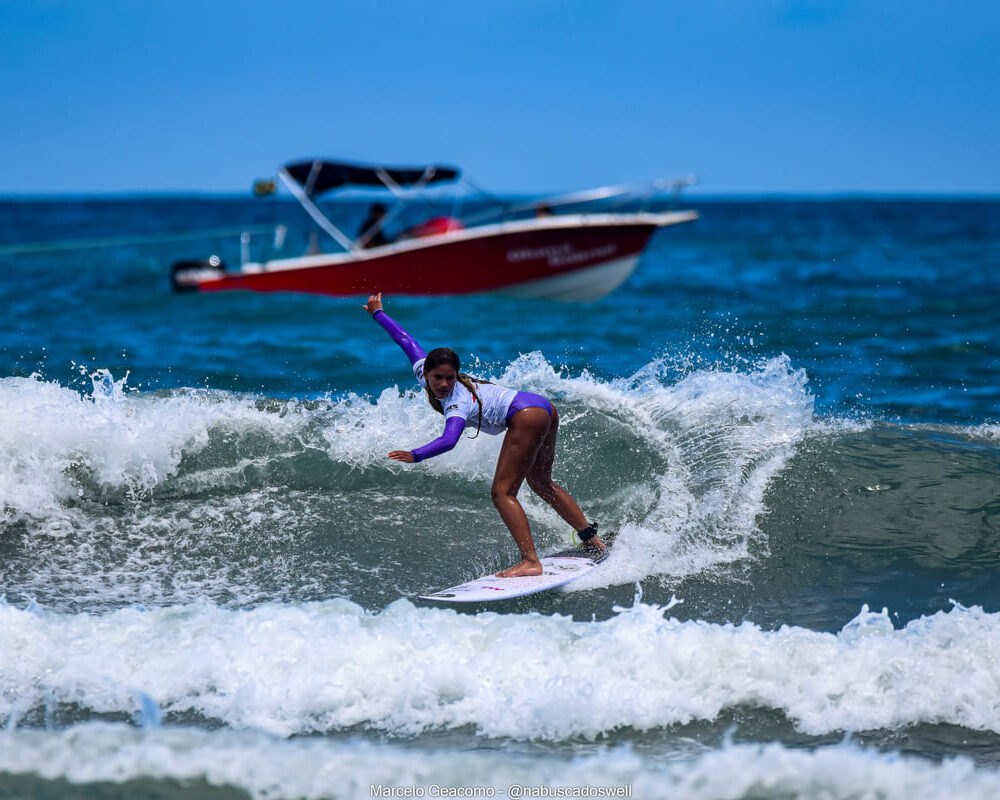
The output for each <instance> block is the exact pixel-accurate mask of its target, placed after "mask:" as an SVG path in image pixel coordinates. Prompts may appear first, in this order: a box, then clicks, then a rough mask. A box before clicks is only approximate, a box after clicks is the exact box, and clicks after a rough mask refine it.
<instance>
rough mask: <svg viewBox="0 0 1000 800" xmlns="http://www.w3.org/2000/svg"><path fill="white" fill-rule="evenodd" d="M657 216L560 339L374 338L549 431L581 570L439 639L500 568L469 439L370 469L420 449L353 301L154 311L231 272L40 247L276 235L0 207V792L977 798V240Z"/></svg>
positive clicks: (349, 213) (853, 213)
mask: <svg viewBox="0 0 1000 800" xmlns="http://www.w3.org/2000/svg"><path fill="white" fill-rule="evenodd" d="M692 205H693V206H694V207H696V208H697V209H698V210H699V211H700V212H701V219H700V220H699V221H698V222H696V223H694V224H691V225H686V226H681V227H678V228H674V229H667V230H665V231H662V232H660V233H659V234H657V236H656V237H655V238H654V240H653V241H652V243H651V245H650V247H649V249H648V250H647V253H646V255H645V256H644V258H643V260H642V262H641V263H640V266H639V268H638V270H637V271H636V273H635V274H634V275H633V276H632V278H631V279H630V280H629V281H628V282H627V283H626V284H625V285H624V286H623V287H622V288H621V289H620V290H618V291H617V292H616V293H614V294H612V295H611V296H609V297H607V298H605V299H604V300H601V301H599V302H596V303H590V304H583V305H580V304H576V305H559V304H548V303H543V302H541V301H531V300H516V299H511V298H501V297H487V296H482V297H467V298H426V299H423V298H421V299H415V298H402V297H400V298H394V297H388V298H387V299H386V303H387V307H388V309H389V311H390V313H392V314H393V315H394V316H395V317H396V318H397V319H398V320H399V321H400V322H401V323H402V324H403V325H405V326H406V327H407V328H408V329H409V330H410V331H411V332H412V333H413V334H414V336H416V337H417V338H418V340H420V341H421V343H422V344H424V345H425V346H426V347H428V348H429V347H431V346H437V345H442V344H447V345H450V346H452V347H454V348H455V349H456V350H457V351H458V352H459V354H460V355H461V356H462V358H463V361H464V363H465V365H466V368H467V369H468V371H470V372H472V373H473V374H478V375H481V376H483V377H488V378H490V379H493V380H497V381H500V382H503V383H506V384H508V385H511V386H514V387H517V388H524V389H528V390H531V391H537V392H541V393H544V394H546V395H547V396H549V397H551V398H553V400H554V401H555V402H556V404H557V405H558V407H559V408H560V413H561V416H562V420H563V425H562V428H561V432H560V443H559V451H558V455H557V461H556V468H555V474H556V477H557V479H558V480H560V482H561V483H563V484H564V485H566V486H567V488H569V489H570V491H571V492H572V493H573V494H574V496H576V497H577V499H578V500H579V501H580V503H581V505H582V506H583V507H584V509H585V510H586V511H587V513H588V515H589V516H591V517H592V518H594V519H596V520H597V521H599V522H600V523H602V524H603V525H604V526H606V527H617V528H620V530H621V535H620V538H619V541H618V544H617V545H616V551H615V553H614V554H613V556H612V558H611V559H609V560H608V562H607V563H606V564H605V565H604V566H603V567H602V569H601V570H600V571H599V572H598V573H597V574H596V575H594V576H590V577H588V578H586V579H585V581H586V583H585V585H583V586H580V588H579V589H578V590H574V591H569V592H564V593H549V594H545V595H540V596H537V597H534V598H527V599H523V600H519V601H513V602H510V603H508V604H501V605H496V606H492V607H489V608H487V607H485V606H483V607H473V608H469V609H464V610H462V611H461V612H456V611H453V610H448V609H442V608H436V607H434V606H432V605H431V604H428V603H424V602H420V601H416V600H414V599H413V598H414V597H415V595H417V594H418V593H421V592H424V591H426V590H427V589H432V588H441V587H443V586H447V585H451V584H453V583H455V582H457V581H458V580H463V579H467V578H471V577H473V576H474V575H476V574H478V573H481V572H483V571H485V570H486V569H492V568H498V567H500V566H504V565H506V564H508V563H511V561H512V559H514V556H515V550H514V547H513V543H512V542H511V541H510V537H509V535H508V534H507V533H506V531H505V530H504V528H503V526H502V524H501V523H500V521H499V518H498V517H497V516H496V513H495V512H494V511H493V509H492V505H491V504H490V502H489V484H490V480H491V477H492V469H493V464H494V463H495V459H496V454H497V452H498V450H499V440H497V439H495V438H494V437H486V436H483V437H480V438H478V439H476V440H472V441H463V442H461V443H460V445H459V447H458V448H456V450H455V451H453V452H452V453H450V454H448V455H446V456H443V457H441V458H439V459H434V460H432V461H429V462H425V463H422V464H420V465H415V466H412V467H403V466H401V465H397V464H393V463H390V462H389V461H388V460H387V459H385V455H384V454H385V453H386V452H388V451H389V450H391V449H397V448H407V449H408V448H411V447H414V446H417V445H419V444H422V443H424V442H426V441H427V440H429V439H430V438H433V436H435V435H436V433H437V431H438V429H439V427H440V419H439V418H437V417H436V416H435V415H434V413H433V412H432V411H431V410H430V409H429V407H428V406H427V404H426V402H425V401H423V400H422V399H421V397H420V396H419V395H418V394H417V393H416V392H415V391H414V387H413V385H412V379H411V376H410V373H409V369H408V365H407V363H406V360H405V358H404V357H403V356H402V354H401V353H400V352H399V350H398V349H397V348H396V347H395V345H394V344H393V343H392V342H391V341H390V340H389V339H388V337H386V336H385V334H384V333H383V332H382V331H381V329H379V328H378V327H377V326H375V325H374V324H373V323H372V322H371V320H370V319H369V318H368V315H367V314H366V313H365V312H364V311H363V310H362V308H361V302H362V300H363V299H362V298H357V299H334V298H315V297H302V296H293V295H288V296H281V295H273V296H264V295H252V294H235V293H234V294H230V295H220V296H200V295H174V294H171V292H170V289H169V282H168V271H169V265H170V263H171V262H172V261H174V260H176V259H179V258H187V257H202V256H205V255H207V254H209V253H218V254H220V255H222V256H223V257H224V258H225V259H226V260H227V261H231V262H238V260H239V242H238V238H237V237H236V236H235V235H233V236H218V237H213V238H211V239H209V240H207V241H193V240H192V241H180V242H173V243H159V244H156V243H150V242H147V243H133V244H122V243H119V244H117V245H109V246H104V247H92V248H87V249H72V250H52V249H51V248H49V249H47V248H46V247H45V245H46V244H49V245H51V243H53V242H59V241H66V240H83V239H104V240H107V239H113V238H116V237H121V236H123V235H125V234H128V235H130V236H131V237H133V238H137V237H148V238H150V239H153V238H156V237H160V236H166V235H169V234H174V233H179V232H187V231H192V230H207V229H212V230H215V229H220V230H221V229H233V230H238V229H239V227H240V226H241V225H262V224H270V223H276V222H284V223H286V224H288V225H289V226H290V230H289V239H290V240H291V242H292V243H293V244H296V243H298V242H301V241H304V239H305V236H306V231H305V228H304V226H303V225H302V224H301V222H298V221H297V215H296V213H295V209H294V208H293V207H292V206H291V205H289V204H288V203H284V202H280V201H275V202H270V201H267V202H263V203H261V202H251V201H246V200H243V199H236V198H210V197H208V198H206V197H200V198H180V197H170V198H105V199H73V198H66V199H54V200H7V201H0V270H2V275H3V277H2V278H0V307H2V308H3V309H4V312H5V313H4V324H3V325H2V326H0V593H2V594H3V596H4V597H5V601H4V603H3V604H2V605H0V725H2V726H4V727H5V728H6V730H5V731H3V732H0V742H2V746H0V787H3V788H2V789H0V791H6V792H8V793H13V794H18V795H29V796H30V795H38V796H53V795H58V794H60V793H64V792H66V791H68V789H67V787H69V786H72V787H74V788H73V791H77V792H80V793H81V795H82V796H93V797H100V796H107V794H106V793H107V792H110V791H126V792H127V793H128V795H129V796H133V797H135V796H163V795H164V794H170V793H178V794H180V793H184V794H186V796H205V797H210V796H230V795H232V794H233V793H235V794H236V795H239V794H244V793H248V794H250V795H252V796H255V797H325V796H335V797H371V796H373V795H372V794H371V792H372V788H371V787H372V786H373V785H374V786H376V787H396V788H399V789H403V788H405V787H419V788H421V789H423V790H424V792H425V795H426V796H430V795H429V794H428V792H429V791H430V787H432V786H435V785H436V786H439V787H452V788H453V789H455V788H461V787H466V788H468V787H475V786H478V787H481V790H482V793H481V794H480V796H487V795H486V794H484V793H485V792H486V790H487V789H489V790H492V791H493V792H494V796H498V797H507V796H511V795H510V793H509V787H510V786H511V785H513V784H518V785H524V786H529V787H540V786H548V787H563V788H567V787H578V788H579V787H583V786H590V787H624V786H631V787H632V790H633V796H635V797H704V798H730V797H738V798H759V797H776V798H777V797H780V798H785V797H803V798H805V797H817V796H823V797H835V798H839V797H845V798H846V797H856V796H864V795H863V794H860V793H861V792H862V791H868V792H872V793H873V795H872V796H880V797H900V798H902V797H913V796H921V797H949V798H951V797H984V798H985V797H993V796H996V794H997V793H998V792H1000V704H998V701H997V697H998V694H997V687H998V686H1000V666H998V664H1000V581H998V580H997V579H996V575H997V570H998V567H1000V538H998V534H1000V381H998V376H1000V344H998V341H1000V338H998V335H997V334H998V329H1000V311H998V308H1000V277H998V276H1000V202H998V201H993V200H967V201H958V200H951V201H943V200H942V201H936V200H926V199H925V200H916V199H902V198H880V199H863V198H845V199H837V200H816V199H809V200H796V199H755V200H749V199H747V200H724V199H704V200H700V201H696V202H693V203H692ZM339 211H340V212H341V213H342V214H344V215H345V216H346V217H347V218H348V219H349V220H353V219H355V218H356V219H357V220H360V219H361V217H362V216H363V214H364V211H365V208H364V207H363V206H362V205H350V204H347V205H344V206H343V207H341V208H340V209H339ZM348 227H350V225H348ZM35 244H37V245H39V246H38V247H33V248H29V247H27V245H35ZM254 246H255V247H257V246H263V244H261V243H260V242H257V241H255V242H254ZM16 247H20V248H21V249H20V251H19V252H17V253H15V252H13V250H14V248H16ZM522 500H523V501H524V502H525V505H526V508H527V511H528V514H529V517H530V519H531V521H532V526H533V530H534V531H535V536H536V540H537V541H538V543H539V545H540V549H542V550H544V551H548V550H555V549H561V548H562V547H564V546H565V545H566V543H567V541H568V532H567V531H566V530H565V528H564V526H563V525H562V523H561V522H560V521H559V520H558V518H556V517H555V515H554V514H553V513H552V512H551V510H549V509H548V508H547V507H545V506H544V505H542V504H541V503H539V502H537V501H535V500H534V498H532V497H530V496H527V495H522ZM581 583H584V582H581ZM114 787H117V789H116V788H114ZM879 792H881V794H878V793H879ZM158 793H159V794H158ZM550 796H551V795H550ZM591 796H594V795H591Z"/></svg>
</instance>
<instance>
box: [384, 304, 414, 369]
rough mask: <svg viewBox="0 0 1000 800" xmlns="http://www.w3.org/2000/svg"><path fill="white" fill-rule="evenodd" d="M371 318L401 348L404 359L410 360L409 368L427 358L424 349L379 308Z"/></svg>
mask: <svg viewBox="0 0 1000 800" xmlns="http://www.w3.org/2000/svg"><path fill="white" fill-rule="evenodd" d="M372 317H374V319H375V321H376V322H377V323H378V324H379V325H381V326H382V327H383V328H385V332H386V333H388V334H389V335H390V336H391V337H392V340H393V341H394V342H395V343H396V344H398V345H399V346H400V347H401V348H403V352H404V353H406V357H407V358H408V359H410V365H411V366H412V365H413V364H416V363H417V362H418V361H419V360H420V359H422V358H426V357H427V353H425V352H424V348H422V347H421V346H420V345H419V344H417V342H416V340H415V339H414V338H413V337H412V336H410V334H408V333H407V332H406V331H405V330H403V326H402V325H400V324H399V323H398V322H396V320H394V319H393V318H392V317H390V316H389V315H388V314H386V313H385V311H383V310H382V309H381V308H380V309H379V310H378V311H376V312H375V313H374V314H372Z"/></svg>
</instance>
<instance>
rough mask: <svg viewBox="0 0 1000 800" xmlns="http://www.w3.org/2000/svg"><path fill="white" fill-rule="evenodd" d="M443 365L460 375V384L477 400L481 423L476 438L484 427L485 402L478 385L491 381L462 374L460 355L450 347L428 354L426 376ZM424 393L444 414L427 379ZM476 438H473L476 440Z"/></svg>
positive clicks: (436, 348) (438, 348)
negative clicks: (481, 397) (427, 383)
mask: <svg viewBox="0 0 1000 800" xmlns="http://www.w3.org/2000/svg"><path fill="white" fill-rule="evenodd" d="M443 365H447V366H449V367H453V368H454V370H455V372H457V373H458V382H459V383H461V384H462V386H464V387H465V388H466V389H468V390H469V392H470V394H472V396H473V397H474V398H475V399H476V405H478V406H479V422H478V424H477V425H476V436H478V435H479V431H480V429H481V428H482V427H483V401H482V400H480V399H479V392H477V391H476V384H477V383H489V381H484V380H480V379H479V378H473V377H472V376H471V375H466V374H465V373H464V372H462V371H461V370H462V362H461V361H460V360H459V358H458V353H456V352H455V351H454V350H452V349H451V348H450V347H435V348H434V349H433V350H431V351H430V352H429V353H428V354H427V357H426V358H425V359H424V375H427V373H428V372H430V371H431V370H432V369H437V368H438V367H440V366H443ZM424 391H425V392H427V401H428V402H429V403H430V404H431V408H433V409H434V410H435V411H437V412H438V414H444V407H443V406H442V405H441V401H440V400H438V399H437V398H436V397H435V396H434V392H432V391H431V387H430V385H426V379H425V386H424ZM476 436H473V437H471V438H473V439H475V438H476Z"/></svg>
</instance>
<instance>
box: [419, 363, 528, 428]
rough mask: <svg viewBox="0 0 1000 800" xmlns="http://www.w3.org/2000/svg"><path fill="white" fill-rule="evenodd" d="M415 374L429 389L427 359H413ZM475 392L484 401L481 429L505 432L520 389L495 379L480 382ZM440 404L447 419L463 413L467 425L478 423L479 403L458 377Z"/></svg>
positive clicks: (421, 383) (473, 425)
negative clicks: (425, 361)
mask: <svg viewBox="0 0 1000 800" xmlns="http://www.w3.org/2000/svg"><path fill="white" fill-rule="evenodd" d="M413 374H414V375H416V376H417V380H418V381H419V382H420V385H421V386H423V387H424V388H425V389H426V388H427V381H426V380H425V379H424V359H422V358H421V359H419V360H418V361H416V362H414V364H413ZM476 393H477V394H478V395H479V399H480V400H481V401H482V403H483V424H482V427H481V428H480V430H481V431H482V432H483V433H491V434H494V435H496V434H498V433H503V432H504V431H505V430H506V429H507V411H508V409H509V408H510V404H511V402H513V400H514V396H515V395H516V394H517V392H516V391H514V390H513V389H508V388H507V387H506V386H498V385H497V384H495V383H477V384H476ZM441 407H442V408H443V409H444V417H445V419H448V417H461V418H462V419H464V420H465V424H466V425H470V426H472V427H473V428H476V427H477V426H478V425H479V403H477V402H476V398H475V397H473V396H472V393H471V392H470V391H469V390H468V389H466V388H465V387H464V386H462V384H461V383H460V382H459V381H455V388H454V389H452V390H451V394H449V395H448V396H447V397H446V398H444V400H442V401H441Z"/></svg>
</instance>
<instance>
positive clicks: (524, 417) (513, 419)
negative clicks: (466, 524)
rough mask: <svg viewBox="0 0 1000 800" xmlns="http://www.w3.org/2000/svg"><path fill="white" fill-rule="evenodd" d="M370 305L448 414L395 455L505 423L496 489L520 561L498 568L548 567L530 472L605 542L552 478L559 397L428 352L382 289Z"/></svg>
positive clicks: (557, 505) (415, 453)
mask: <svg viewBox="0 0 1000 800" xmlns="http://www.w3.org/2000/svg"><path fill="white" fill-rule="evenodd" d="M365 308H366V309H367V311H368V313H369V314H371V315H372V318H373V319H374V320H375V321H376V322H377V323H378V324H379V325H381V326H382V327H383V328H384V329H385V331H386V332H387V333H388V334H389V335H390V336H391V337H392V338H393V340H394V341H395V342H396V344H398V345H399V346H400V347H401V348H402V349H403V352H404V353H406V356H407V358H409V359H410V364H411V365H412V367H413V374H414V375H416V377H417V381H418V382H419V383H420V385H421V386H423V387H424V390H425V391H426V392H427V400H428V402H430V404H431V406H432V407H433V408H434V410H435V411H437V412H438V413H439V414H443V415H444V418H445V421H444V433H442V434H441V435H440V436H439V437H438V438H437V439H435V440H434V441H432V442H429V443H428V444H425V445H424V446H423V447H418V448H417V449H416V450H393V451H392V452H391V453H389V458H391V459H393V460H394V461H402V462H405V463H407V464H410V463H413V462H415V461H423V460H425V459H428V458H432V457H433V456H437V455H440V454H441V453H446V452H447V451H449V450H451V449H452V448H453V447H454V446H455V445H456V444H457V443H458V440H459V439H460V438H461V436H462V431H463V430H465V427H466V425H469V426H473V425H474V426H475V427H476V433H477V435H478V433H479V432H480V431H483V432H484V433H489V434H494V435H495V434H498V433H503V432H504V431H506V436H505V437H504V441H503V445H502V446H501V447H500V457H499V458H498V459H497V468H496V472H495V473H494V475H493V486H492V487H491V489H490V496H491V497H492V498H493V504H494V505H495V506H496V508H497V511H499V512H500V517H501V518H502V519H503V521H504V524H505V525H506V526H507V529H508V530H509V531H510V535H511V536H513V537H514V542H515V543H516V544H517V548H518V550H520V551H521V561H520V562H519V563H517V564H515V565H514V566H512V567H510V568H509V569H505V570H503V571H502V572H498V573H497V576H498V577H500V578H516V577H519V576H522V575H540V574H541V573H542V564H541V562H540V561H539V560H538V554H537V553H536V552H535V543H534V540H533V539H532V538H531V526H530V525H529V524H528V517H527V515H526V514H525V513H524V509H523V508H521V504H520V503H519V502H518V501H517V491H518V489H520V488H521V484H522V483H523V482H524V481H525V480H526V481H527V482H528V486H529V487H531V490H532V491H533V492H534V493H535V494H537V495H538V496H539V497H541V498H542V500H544V501H545V502H546V503H548V504H549V505H550V506H552V508H554V509H555V510H556V513H558V514H559V516H560V517H562V518H563V519H564V520H565V521H566V522H567V523H568V524H569V525H572V526H573V529H574V530H575V531H576V532H577V535H578V536H579V537H580V540H581V541H582V542H583V543H584V545H585V546H587V547H590V548H594V549H597V550H603V549H604V544H603V542H601V540H600V539H599V538H598V536H597V526H596V525H592V524H591V523H589V522H587V518H586V517H584V515H583V512H582V511H581V510H580V506H578V505H577V504H576V501H575V500H574V499H573V498H572V497H571V496H570V494H569V492H567V491H566V490H565V489H563V488H562V487H561V486H560V485H559V484H557V483H554V482H553V481H552V461H553V459H554V458H555V454H556V435H557V434H558V432H559V412H558V411H556V409H555V407H554V406H553V405H552V403H550V402H549V401H548V400H547V399H545V398H544V397H542V396H541V395H537V394H533V393H531V392H518V391H515V390H513V389H508V388H506V387H504V386H498V385H497V384H494V383H488V382H486V381H479V380H476V379H475V378H470V377H469V376H468V375H465V374H464V373H461V372H459V366H460V364H459V359H458V356H457V355H456V354H455V351H454V350H450V349H448V348H447V347H438V348H437V349H435V350H431V351H430V352H429V353H425V352H424V350H423V348H422V347H421V346H420V345H419V344H417V342H416V341H415V340H414V339H413V338H412V337H411V336H410V335H409V334H408V333H407V332H406V331H405V330H403V328H402V327H400V325H399V324H398V323H397V322H396V321H395V320H394V319H392V317H390V316H389V315H388V314H386V313H385V310H384V309H383V308H382V293H381V292H380V293H378V294H373V295H371V296H370V297H369V298H368V302H367V303H366V304H365Z"/></svg>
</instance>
